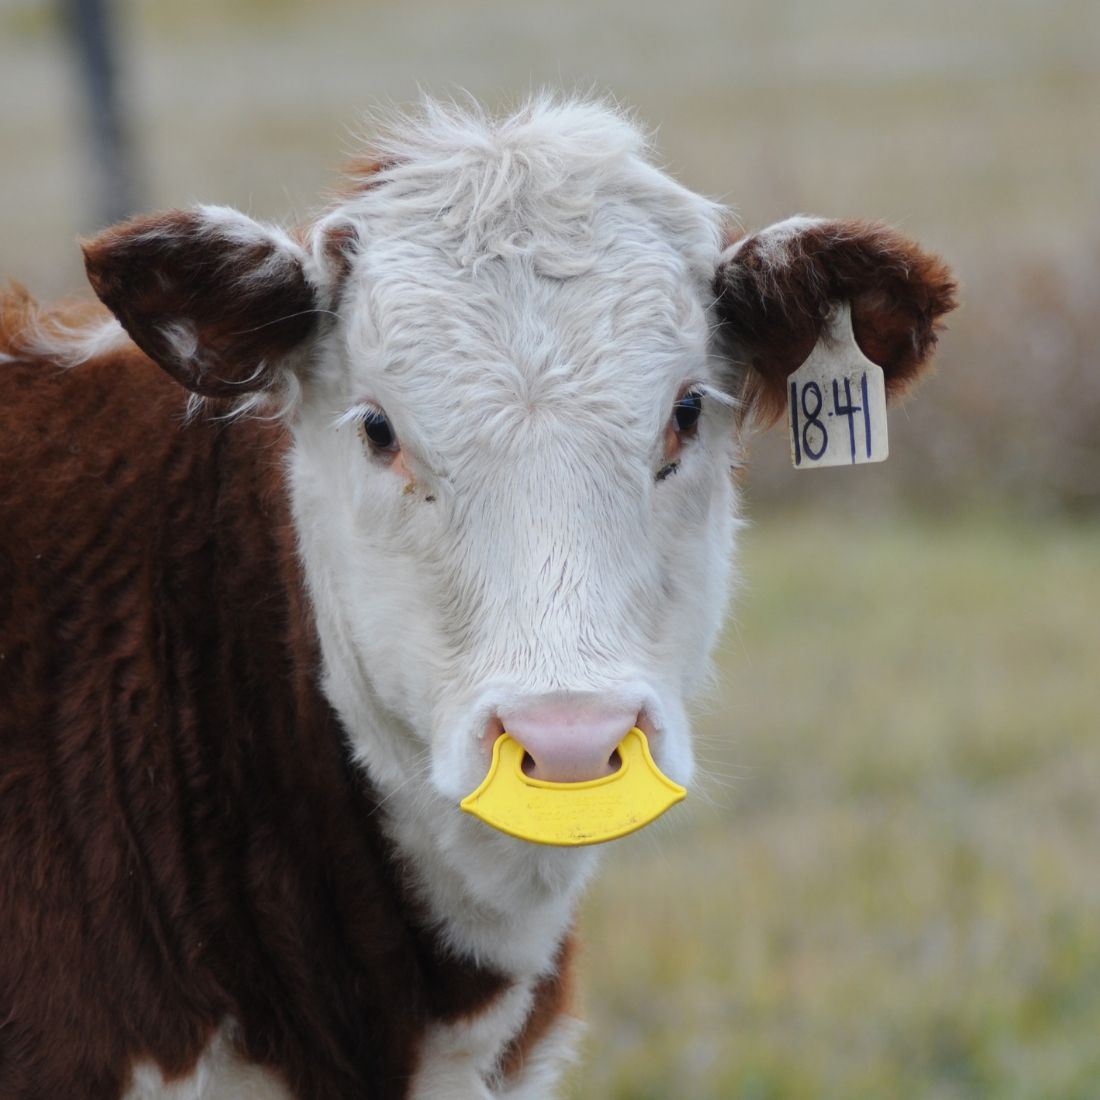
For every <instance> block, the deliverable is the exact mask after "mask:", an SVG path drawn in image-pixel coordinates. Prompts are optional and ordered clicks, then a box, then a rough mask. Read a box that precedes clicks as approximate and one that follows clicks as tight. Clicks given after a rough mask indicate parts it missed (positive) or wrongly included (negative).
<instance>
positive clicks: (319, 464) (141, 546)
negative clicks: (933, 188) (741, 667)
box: [0, 101, 953, 1100]
mask: <svg viewBox="0 0 1100 1100" xmlns="http://www.w3.org/2000/svg"><path fill="white" fill-rule="evenodd" d="M85 255H86V259H87V269H88V275H89V279H90V281H91V284H92V287H93V289H94V290H95V292H96V294H97V295H98V296H99V298H100V299H102V301H103V302H104V303H105V304H106V306H107V307H108V308H109V310H110V314H108V313H98V312H96V311H95V310H94V309H92V308H90V307H79V308H62V309H57V310H44V309H40V308H39V307H37V306H36V305H35V304H34V303H33V302H32V301H31V300H30V299H29V298H28V297H27V296H26V295H25V294H23V293H22V292H19V291H13V292H11V293H9V294H8V295H7V297H5V298H4V299H3V303H2V313H0V381H2V384H3V400H2V401H0V501H2V504H3V513H4V518H3V529H2V534H0V723H2V725H0V1097H3V1098H5V1100H57V1098H59V1097H64V1098H66V1100H80V1098H86V1100H116V1098H122V1097H125V1098H126V1100H139V1098H140V1100H153V1098H169V1097H172V1098H176V1100H182V1098H186V1100H198V1098H210V1100H215V1098H216V1100H223V1098H243V1097H261V1096H262V1097H271V1098H275V1097H279V1098H286V1097H293V1098H296V1100H313V1098H316V1100H322V1098H323V1100H340V1098H347V1100H351V1098H356V1100H363V1098H365V1097H371V1098H378V1100H391V1098H392V1100H398V1098H420V1100H424V1098H454V1100H486V1098H490V1097H511V1098H521V1097H528V1098H532V1097H543V1096H547V1095H549V1094H550V1093H551V1092H552V1090H553V1083H554V1080H555V1078H556V1076H557V1073H558V1071H559V1068H560V1066H561V1065H562V1063H563V1062H564V1061H565V1060H567V1058H568V1054H569V1051H570V1046H571V1042H572V1039H573V1036H574V1033H575V1030H576V1025H575V1022H574V1019H573V1017H572V1015H571V1009H570V999H569V958H570V928H571V925H572V922H573V918H574V913H575V909H576V904H577V900H578V896H579V894H580V892H581V890H582V888H583V885H584V883H585V880H586V879H587V878H588V876H589V875H590V873H591V871H592V869H593V854H592V850H591V849H589V848H582V849H564V848H556V847H546V846H537V845H533V844H529V843H526V842H524V841H522V840H518V839H515V838H513V837H510V836H506V835H504V834H503V833H499V832H496V831H495V830H493V829H491V828H490V827H489V826H487V825H486V824H484V823H483V822H481V821H478V820H476V819H474V818H473V817H471V816H469V815H466V814H463V813H462V812H460V809H459V802H460V800H461V799H462V798H463V796H465V795H467V794H469V792H470V791H472V790H473V789H474V788H475V787H476V786H477V784H478V783H479V781H480V780H481V779H482V778H483V776H484V775H485V772H486V769H487V767H488V762H489V755H490V751H491V748H492V745H493V742H494V740H495V738H496V736H497V734H498V733H499V732H500V731H501V730H502V729H505V728H507V729H508V730H509V731H510V732H511V733H512V734H513V735H514V736H515V737H516V738H517V739H518V740H520V741H521V743H522V744H523V746H524V748H525V749H526V751H527V754H528V767H529V769H530V770H531V772H532V773H533V774H534V775H535V776H537V777H541V778H542V779H544V780H548V781H557V780H566V779H568V780H577V779H582V780H583V779H586V778H593V777H596V776H600V775H603V774H605V773H606V772H607V771H608V769H609V768H610V767H612V766H613V764H611V763H609V762H610V761H611V760H612V758H613V754H614V752H615V747H616V745H617V744H618V743H619V741H620V740H622V738H623V735H624V734H625V733H626V731H628V730H629V729H630V728H631V727H633V726H639V727H640V728H641V729H642V730H643V731H644V732H645V733H646V735H647V736H648V739H649V743H650V745H651V747H652V750H653V754H654V757H655V759H656V761H657V763H658V764H659V765H660V767H661V768H662V769H663V770H664V771H665V772H667V773H668V775H670V776H671V777H672V778H673V779H675V780H677V781H679V782H681V783H684V784H687V783H688V782H689V781H690V778H691V773H692V753H691V746H690V740H689V723H688V718H687V706H688V704H689V702H690V700H691V698H692V696H693V695H694V694H695V692H696V691H697V689H698V687H699V685H700V683H701V682H702V681H703V680H704V678H705V675H706V670H707V663H708V654H709V651H710V649H711V645H712V642H713V641H714V638H715V635H716V632H717V630H718V628H719V625H720V623H721V620H722V615H723V609H724V606H725V603H726V590H727V580H728V575H729V563H730V559H731V554H732V550H733V545H734V535H735V531H736V526H737V520H736V517H737V513H738V491H737V486H736V484H735V482H734V480H733V479H732V478H731V477H730V468H731V466H733V465H735V464H736V462H737V456H738V446H739V444H738V440H739V437H740V432H741V429H742V427H743V426H744V425H745V424H746V423H747V422H748V420H750V419H757V420H764V421H767V420H771V419H773V418H774V417H775V415H776V413H777V410H779V409H780V408H781V405H782V398H783V394H784V391H785V386H786V378H787V375H788V374H789V373H790V372H791V371H792V370H794V369H795V368H796V367H797V366H798V364H799V363H800V362H801V361H802V359H803V358H804V357H805V356H806V354H807V353H808V352H809V351H810V349H811V347H812V346H813V344H814V342H815V339H816V337H817V335H818V333H819V331H820V329H821V325H822V319H823V317H824V316H825V315H826V313H827V312H828V309H829V307H830V305H831V304H832V303H834V302H850V303H851V305H852V314H853V318H854V329H855V333H856V336H857V338H858V339H859V342H860V343H861V345H862V347H863V349H864V351H865V352H866V353H867V354H868V355H869V356H870V357H871V358H872V359H874V360H875V361H876V362H878V363H879V364H881V365H882V367H883V368H884V370H885V372H886V384H887V390H888V393H890V394H891V395H893V394H896V393H898V392H900V391H901V390H903V389H904V388H905V386H906V385H907V384H908V382H909V381H910V380H911V379H912V378H913V377H914V376H915V375H916V374H917V373H918V372H919V370H920V369H921V368H922V366H923V365H924V364H925V363H926V362H927V360H928V357H929V355H930V353H931V351H932V349H933V346H934V344H935V342H936V323H937V318H939V317H940V316H941V315H942V314H943V313H945V312H946V311H947V310H949V309H950V308H951V306H952V304H953V303H952V297H953V286H952V282H951V279H950V275H949V273H948V271H947V270H946V268H945V267H944V266H943V264H942V263H941V262H940V261H939V260H937V259H936V258H934V257H932V256H929V255H927V254H925V253H923V252H921V251H920V250H918V249H917V248H916V247H915V246H914V245H913V244H911V243H909V242H908V241H906V240H904V239H903V238H901V237H899V236H898V235H897V234H895V233H894V232H892V231H890V230H889V229H886V228H883V227H881V226H876V225H868V224H858V223H848V222H829V221H820V220H815V219H807V218H795V219H791V220H790V221H787V222H783V223H780V224H779V225H776V226H773V227H772V228H770V229H766V230H764V231H762V232H759V233H756V234H753V235H751V236H747V237H739V236H738V234H737V233H736V232H734V231H733V229H732V228H731V221H730V217H729V214H728V212H727V211H725V210H723V209H722V208H721V207H719V206H717V205H716V204H714V203H712V202H710V201H708V200H706V199H703V198H701V197H699V196H698V195H695V194H693V193H691V192H689V191H687V190H685V189H684V188H682V187H681V186H679V185H678V184H676V183H675V182H673V181H672V180H671V179H670V178H669V177H668V176H667V175H665V174H663V173H662V172H660V171H658V170H657V169H656V168H655V167H653V166H652V164H651V163H650V161H649V160H648V159H647V149H646V145H645V142H644V139H643V138H642V136H640V134H639V133H638V131H637V130H636V128H635V127H634V126H633V125H632V124H631V123H630V122H629V121H627V120H626V119H624V117H623V116H622V115H621V114H619V113H617V112H615V111H613V110H610V109H608V108H606V107H604V106H601V105H594V104H588V103H583V102H565V103H555V102H548V101H543V102H537V103H533V104H531V105H529V106H528V107H526V108H525V109H523V110H522V111H520V112H519V113H517V114H515V115H514V116H512V117H510V118H506V119H503V120H497V121H494V120H491V119H488V118H486V117H484V116H483V115H481V114H480V113H478V112H477V111H474V110H467V109H462V110H459V109H457V108H453V107H445V106H440V105H438V104H428V105H427V106H425V107H424V109H423V110H422V112H421V113H420V114H418V115H417V116H415V117H409V118H406V119H405V120H404V121H402V122H399V123H398V124H396V125H395V126H394V127H393V129H392V130H391V131H390V133H389V134H388V136H386V137H384V138H381V139H379V140H378V142H377V144H376V146H375V147H374V148H372V149H371V150H370V151H369V155H368V157H367V158H366V159H365V160H364V161H363V162H362V163H361V164H360V165H358V166H357V167H354V168H353V169H352V171H351V173H350V175H349V178H348V179H347V181H346V183H345V186H344V188H343V191H342V193H341V197H340V199H339V200H338V201H337V202H336V203H335V204H334V205H333V206H332V207H331V208H330V209H329V211H328V212H327V213H325V214H324V215H323V216H322V217H320V218H319V219H318V220H317V221H316V222H315V223H314V224H312V225H311V226H309V227H308V228H307V229H305V230H303V231H301V232H298V233H288V232H284V231H282V230H280V229H276V228H272V227H270V226H266V225H261V224H259V223H257V222H255V221H253V220H251V219H250V218H248V217H246V216H245V215H243V214H240V213H237V212H236V211H233V210H229V209H225V208H221V207H200V208H197V209H194V210H190V211H186V212H174V213H169V214H164V215H159V216H154V217H148V218H141V219H138V220H136V221H133V222H129V223H127V224H124V225H121V226H118V227H116V228H114V229H110V230H108V231H106V232H105V233H103V234H102V235H100V236H99V237H97V238H96V239H94V240H93V241H91V242H90V243H89V244H88V245H87V246H86V248H85ZM112 315H113V316H112Z"/></svg>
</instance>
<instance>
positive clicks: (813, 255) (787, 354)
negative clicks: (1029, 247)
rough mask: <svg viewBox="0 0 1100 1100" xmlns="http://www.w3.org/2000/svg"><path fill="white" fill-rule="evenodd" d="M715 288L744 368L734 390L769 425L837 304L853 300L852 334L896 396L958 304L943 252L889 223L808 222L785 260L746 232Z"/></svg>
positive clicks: (732, 348)
mask: <svg viewBox="0 0 1100 1100" xmlns="http://www.w3.org/2000/svg"><path fill="white" fill-rule="evenodd" d="M715 289H716V293H717V301H718V312H719V315H720V317H721V320H722V337H723V338H724V340H725V341H726V343H727V345H728V348H729V352H730V358H731V361H732V362H733V363H734V364H735V366H736V367H737V368H738V369H739V370H741V371H742V372H744V373H742V374H741V375H740V376H739V378H738V379H736V380H735V388H738V389H740V390H741V395H742V396H743V397H744V398H745V400H746V403H747V405H748V407H749V409H751V411H752V413H753V414H754V415H756V416H757V417H759V419H761V420H762V421H763V422H765V423H771V422H773V421H774V420H775V419H777V418H778V417H779V416H780V415H781V414H782V412H783V410H784V408H785V407H786V392H787V376H788V375H789V374H790V373H791V372H792V371H794V370H797V369H798V367H799V366H801V364H802V362H803V361H804V360H805V358H806V356H807V355H809V353H810V351H811V350H812V349H813V346H814V344H815V342H816V341H817V338H818V336H819V335H820V333H821V326H822V322H823V320H824V318H825V316H826V314H827V313H828V310H829V307H830V306H831V305H832V303H834V302H838V301H850V302H851V304H852V327H853V330H854V332H855V336H856V340H857V342H858V343H859V345H860V346H861V348H862V349H863V352H864V354H865V355H866V356H867V357H868V358H869V359H871V360H872V361H873V362H875V363H878V365H879V366H881V367H882V368H883V371H884V373H885V376H886V393H887V396H888V397H889V398H891V399H893V398H896V397H898V396H900V395H901V394H903V393H904V392H905V390H906V389H907V388H908V386H909V385H910V383H911V382H912V381H913V379H914V378H916V377H917V375H918V374H920V373H921V371H922V370H923V369H924V368H925V367H926V366H927V365H928V363H929V361H930V359H931V356H932V353H933V351H934V350H935V347H936V339H937V332H938V329H939V327H940V321H939V319H940V318H941V317H942V316H943V315H944V314H945V313H948V312H949V311H950V310H952V309H954V308H955V304H956V301H955V292H956V286H955V281H954V279H953V278H952V276H951V272H950V270H949V269H948V267H947V265H946V264H945V263H944V262H943V261H942V260H941V259H940V258H939V257H938V256H934V255H932V254H930V253H928V252H924V251H923V250H922V249H921V248H920V247H919V246H918V245H916V244H914V243H913V242H912V241H910V240H908V239H907V238H905V237H903V236H902V235H901V234H899V233H897V232H895V231H894V230H892V229H890V228H889V227H887V226H884V225H880V224H876V223H872V222H857V221H833V222H823V223H821V224H817V225H813V226H810V227H809V228H807V229H805V230H804V231H803V232H801V233H800V234H799V235H798V236H797V237H796V238H794V239H791V240H789V241H788V242H786V243H785V249H784V252H783V254H782V256H781V258H779V259H777V258H776V257H775V256H774V255H772V254H771V252H770V250H769V248H768V242H767V237H766V234H756V235H753V236H750V237H748V238H746V239H745V240H744V241H742V242H741V243H740V245H739V247H738V248H737V250H736V252H735V253H734V255H733V257H732V258H731V259H730V260H729V261H728V262H727V263H726V264H724V265H723V266H722V267H721V268H720V269H719V271H718V275H717V278H716V283H715ZM746 367H747V368H748V370H747V371H745V368H746Z"/></svg>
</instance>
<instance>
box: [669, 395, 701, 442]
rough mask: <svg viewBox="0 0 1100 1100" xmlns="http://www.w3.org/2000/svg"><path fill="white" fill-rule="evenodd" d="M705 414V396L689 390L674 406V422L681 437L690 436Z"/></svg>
mask: <svg viewBox="0 0 1100 1100" xmlns="http://www.w3.org/2000/svg"><path fill="white" fill-rule="evenodd" d="M702 414H703V395H702V394H701V393H696V392H695V390H689V391H688V392H687V393H685V394H684V396H683V397H681V398H680V400H679V401H677V402H676V404H675V405H673V406H672V422H673V424H674V425H675V426H676V430H677V431H678V432H679V433H680V434H681V435H689V434H690V433H691V432H693V431H694V430H695V428H696V427H697V426H698V424H699V417H700V416H702Z"/></svg>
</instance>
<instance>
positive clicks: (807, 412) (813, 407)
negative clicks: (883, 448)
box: [791, 372, 872, 466]
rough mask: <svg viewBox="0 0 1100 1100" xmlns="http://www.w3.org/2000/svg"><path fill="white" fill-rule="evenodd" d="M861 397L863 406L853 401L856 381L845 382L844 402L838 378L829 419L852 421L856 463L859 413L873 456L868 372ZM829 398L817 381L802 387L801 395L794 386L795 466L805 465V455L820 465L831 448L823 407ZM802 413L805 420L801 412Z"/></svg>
mask: <svg viewBox="0 0 1100 1100" xmlns="http://www.w3.org/2000/svg"><path fill="white" fill-rule="evenodd" d="M859 388H860V395H861V397H862V400H863V404H862V405H856V404H853V402H852V380H851V379H850V378H845V379H844V400H843V401H841V399H840V383H839V380H838V379H836V378H834V379H833V385H832V391H833V392H832V394H831V396H832V399H833V407H832V409H831V411H829V412H827V413H826V416H830V417H832V416H836V417H841V416H843V417H847V420H848V446H849V450H850V452H851V456H852V461H853V462H855V460H856V413H863V416H862V420H863V444H864V447H865V448H866V450H867V457H868V458H870V457H871V448H872V440H871V411H870V406H869V403H868V401H867V374H866V372H864V373H863V374H861V375H860V378H859ZM824 404H825V398H824V396H823V395H822V393H821V387H820V386H819V385H818V384H817V383H816V382H807V383H805V384H804V385H803V386H802V389H801V392H799V387H798V383H797V382H792V383H791V416H792V417H793V424H792V425H791V426H792V428H793V431H792V433H791V434H792V436H793V437H794V460H795V465H796V466H800V465H801V464H802V456H803V455H805V456H806V458H808V459H810V461H812V462H816V461H817V460H818V459H819V458H821V456H822V455H823V454H824V453H825V452H826V451H827V450H828V449H829V429H828V428H827V427H826V426H825V422H824V421H823V420H822V419H821V414H822V411H823V410H822V406H823V405H824ZM800 411H801V414H802V415H801V419H800V418H799V412H800Z"/></svg>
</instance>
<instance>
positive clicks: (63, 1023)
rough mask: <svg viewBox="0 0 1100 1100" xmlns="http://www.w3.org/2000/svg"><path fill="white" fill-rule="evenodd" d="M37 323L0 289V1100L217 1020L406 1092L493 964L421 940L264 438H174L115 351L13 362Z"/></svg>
mask: <svg viewBox="0 0 1100 1100" xmlns="http://www.w3.org/2000/svg"><path fill="white" fill-rule="evenodd" d="M118 277H119V278H123V276H121V275H119V276H118ZM31 313H33V303H31V302H30V301H29V299H27V298H26V296H25V295H23V296H18V295H15V296H9V297H4V298H0V352H3V353H4V354H5V355H6V356H8V357H12V356H14V357H15V358H16V360H18V361H16V362H0V385H2V388H3V399H2V400H0V502H2V504H3V513H4V514H3V526H2V529H0V1097H3V1098H4V1100H58V1098H60V1097H64V1098H65V1100H110V1098H114V1097H117V1096H119V1094H120V1093H121V1092H122V1091H123V1090H124V1089H125V1088H126V1086H127V1081H128V1076H129V1072H130V1067H131V1065H132V1063H133V1062H134V1060H135V1059H153V1060H154V1061H155V1062H156V1063H157V1064H158V1065H159V1066H161V1067H162V1069H163V1071H164V1072H165V1074H166V1075H167V1076H169V1077H172V1076H181V1075H184V1074H187V1073H188V1072H189V1071H190V1070H191V1069H192V1067H193V1066H194V1064H195V1060H196V1058H197V1057H198V1055H199V1054H200V1052H201V1051H202V1049H203V1047H204V1045H205V1044H206V1043H207V1042H208V1040H209V1039H210V1037H211V1034H212V1032H213V1030H214V1029H215V1028H216V1027H217V1026H218V1025H219V1024H220V1023H221V1022H222V1021H223V1020H225V1019H226V1018H227V1017H232V1018H234V1019H236V1020H237V1021H238V1023H239V1037H238V1040H237V1042H238V1046H239V1048H240V1050H241V1052H242V1054H243V1055H244V1056H245V1057H247V1058H249V1059H251V1060H253V1061H255V1062H258V1063H261V1064H263V1065H265V1066H268V1067H270V1068H271V1069H272V1070H273V1071H274V1072H276V1073H278V1074H279V1075H281V1076H282V1077H283V1078H284V1079H285V1081H286V1082H287V1084H288V1086H289V1087H290V1088H291V1090H292V1091H293V1092H294V1094H295V1095H296V1096H298V1097H300V1098H301V1100H340V1098H348V1100H351V1098H353V1097H354V1098H355V1100H365V1098H386V1100H388V1098H399V1097H403V1096H404V1095H405V1093H406V1088H407V1085H408V1082H409V1077H410V1074H411V1073H412V1072H413V1070H414V1068H415V1065H416V1056H417V1046H418V1041H419V1038H420V1036H421V1034H422V1033H423V1030H424V1028H425V1027H426V1026H427V1025H428V1024H430V1023H431V1022H432V1021H440V1020H455V1019H458V1018H460V1017H462V1016H466V1015H469V1014H471V1013H476V1012H478V1011H480V1010H482V1009H483V1008H485V1007H486V1006H487V1005H489V1004H490V1003H491V1001H492V1000H493V999H494V998H495V997H496V996H497V995H499V993H500V992H502V991H503V990H504V989H505V988H506V987H507V986H508V979H507V978H506V977H505V976H504V975H502V974H498V973H495V972H492V971H489V970H486V969H484V968H482V967H480V966H478V965H476V964H474V963H472V962H470V961H468V960H464V959H460V958H456V957H454V956H451V955H449V954H448V953H447V952H446V951H445V950H444V949H443V947H442V946H441V944H440V943H439V941H438V939H437V937H436V935H435V934H434V932H433V931H432V929H431V928H430V926H429V924H428V921H427V920H426V918H425V916H424V914H423V913H422V912H421V911H420V909H419V908H418V907H417V905H416V904H415V903H414V902H413V900H412V899H411V898H410V896H409V893H408V891H407V889H406V886H405V882H404V878H403V875H402V870H401V868H400V867H399V866H398V864H397V862H396V860H395V857H394V853H393V852H392V851H391V849H390V846H389V844H388V843H387V841H386V839H385V837H384V835H383V833H382V831H381V829H380V826H379V813H378V809H379V807H378V801H377V799H376V796H375V794H374V792H373V790H372V789H371V786H370V784H369V782H368V780H367V778H366V777H365V776H364V775H363V773H362V772H361V771H360V770H358V769H356V768H354V767H353V766H352V765H351V764H350V762H349V756H348V752H347V750H346V747H345V743H344V738H343V734H342V731H341V730H340V728H339V726H338V722H337V719H336V718H335V716H334V714H333V712H332V711H331V709H330V708H329V706H328V704H327V703H326V701H325V699H324V698H323V696H322V695H321V693H320V691H319V690H318V683H317V679H318V669H319V655H318V648H317V640H316V638H315V636H314V633H313V628H312V624H311V614H310V610H309V608H308V605H307V600H306V596H305V595H304V592H303V586H302V579H301V576H300V572H299V565H298V562H297V558H296V554H295V552H294V548H293V533H292V527H291V519H290V516H289V513H288V503H287V499H286V491H285V488H284V484H283V474H282V467H281V462H282V458H283V455H284V452H285V447H286V439H285V437H284V434H283V430H282V429H281V428H279V427H278V426H276V425H273V424H270V423H266V422H255V421H240V422H234V423H230V424H225V423H217V422H214V421H211V420H198V421H195V422H193V423H190V424H187V425H186V426H183V425H182V413H183V407H184V401H185V397H186V395H185V394H183V392H182V391H181V390H180V389H179V388H178V387H177V386H176V385H174V384H173V383H172V381H171V380H169V379H168V378H167V377H166V376H165V375H164V374H162V373H161V372H160V371H158V370H157V369H156V368H155V367H154V365H153V364H152V363H150V362H149V360H148V359H147V358H146V357H145V356H144V355H143V354H142V353H141V352H140V351H138V350H137V349H136V348H130V349H129V350H128V351H122V352H119V353H116V354H112V355H110V356H109V357H101V358H100V359H97V360H94V361H92V362H89V363H87V364H86V365H84V366H81V367H77V368H75V369H72V370H67V371H66V370H61V369H58V368H57V367H55V366H53V365H52V364H50V363H48V362H42V361H36V360H35V359H34V357H33V356H31V355H30V354H29V353H28V352H27V351H26V348H25V345H24V342H23V338H22V337H21V335H20V333H24V332H25V329H26V320H27V317H28V316H29V315H30V314H31ZM566 966H567V959H566V958H565V955H564V954H563V956H562V958H561V962H560V969H561V971H564V969H565V968H566ZM558 984H559V983H558V982H556V981H548V982H547V983H546V988H544V989H543V990H541V991H540V996H539V1005H538V1007H536V1009H534V1010H533V1012H532V1022H531V1023H530V1024H529V1025H528V1031H529V1033H530V1034H532V1035H537V1034H540V1033H541V1031H544V1030H545V1027H544V1026H543V1024H542V1023H541V1022H540V1021H541V1020H542V1018H543V1016H544V1015H545V1013H546V1011H547V1008H548V1006H554V1005H557V1004H558V1003H559V991H558ZM550 1010H551V1011H552V1007H551V1009H550Z"/></svg>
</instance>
